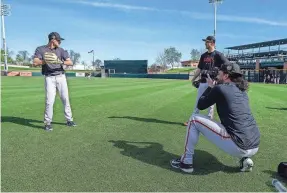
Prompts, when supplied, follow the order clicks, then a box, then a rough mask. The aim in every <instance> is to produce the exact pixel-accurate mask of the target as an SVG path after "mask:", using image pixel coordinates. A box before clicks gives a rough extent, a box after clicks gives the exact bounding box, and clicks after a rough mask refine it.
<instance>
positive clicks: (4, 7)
mask: <svg viewBox="0 0 287 193" xmlns="http://www.w3.org/2000/svg"><path fill="white" fill-rule="evenodd" d="M10 10H11V7H10V5H9V4H3V1H2V2H1V23H2V25H1V28H2V40H3V50H4V71H5V72H6V73H7V72H8V64H7V56H8V55H7V47H6V36H5V22H4V17H5V16H10V15H11V11H10Z"/></svg>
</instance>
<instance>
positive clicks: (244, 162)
mask: <svg viewBox="0 0 287 193" xmlns="http://www.w3.org/2000/svg"><path fill="white" fill-rule="evenodd" d="M239 164H240V171H242V172H251V171H252V168H253V165H254V163H253V161H252V159H250V158H248V157H244V158H242V159H241V160H240V161H239Z"/></svg>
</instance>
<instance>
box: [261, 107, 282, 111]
mask: <svg viewBox="0 0 287 193" xmlns="http://www.w3.org/2000/svg"><path fill="white" fill-rule="evenodd" d="M266 108H267V109H275V110H281V111H287V108H278V107H266Z"/></svg>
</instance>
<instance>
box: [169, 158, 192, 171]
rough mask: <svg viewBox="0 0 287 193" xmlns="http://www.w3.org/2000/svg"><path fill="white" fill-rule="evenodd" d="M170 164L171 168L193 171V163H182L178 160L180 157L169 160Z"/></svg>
mask: <svg viewBox="0 0 287 193" xmlns="http://www.w3.org/2000/svg"><path fill="white" fill-rule="evenodd" d="M170 165H171V166H172V167H173V168H177V169H180V170H182V171H184V172H186V173H192V172H193V165H192V164H185V163H182V162H181V161H180V159H173V160H171V161H170Z"/></svg>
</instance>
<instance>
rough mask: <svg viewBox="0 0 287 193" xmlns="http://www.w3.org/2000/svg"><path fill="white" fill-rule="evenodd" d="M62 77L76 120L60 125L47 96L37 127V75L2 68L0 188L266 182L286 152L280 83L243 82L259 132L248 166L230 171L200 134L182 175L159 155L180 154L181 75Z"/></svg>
mask: <svg viewBox="0 0 287 193" xmlns="http://www.w3.org/2000/svg"><path fill="white" fill-rule="evenodd" d="M68 84H69V91H70V98H71V105H72V110H73V114H74V117H75V121H76V123H77V124H78V127H76V128H72V129H70V128H67V127H66V126H65V125H63V123H65V121H64V115H63V109H62V104H61V102H60V99H59V97H58V96H57V99H56V102H55V106H54V122H56V123H54V131H53V132H45V131H44V130H43V129H42V126H43V123H42V120H43V112H44V80H43V78H42V77H2V160H1V161H2V168H1V170H2V171H1V174H2V177H1V186H2V191H4V192H8V191H9V192H11V191H13V192H24V191H29V192H47V191H49V192H56V191H58V192H68V191H77V192H88V191H93V192H98V191H105V192H111V191H117V192H120V191H134V192H135V191H141V192H148V191H170V192H172V191H176V192H181V191H185V192H195V191H201V192H203V191H213V192H215V191H217V192H218V191H236V192H244V191H249V192H252V191H253V192H255V191H268V192H271V191H272V192H273V191H275V189H273V188H272V187H271V186H270V182H271V177H274V176H275V173H276V170H277V166H278V164H279V163H280V162H282V161H287V160H286V158H287V150H286V136H287V129H286V126H285V124H286V122H287V116H286V112H287V111H286V108H287V101H286V92H287V88H286V85H263V84H251V88H250V91H249V96H250V103H251V108H252V110H253V113H254V116H255V118H256V120H257V122H258V124H259V127H260V131H261V134H262V137H261V145H260V150H259V152H258V154H257V155H256V156H255V157H254V158H253V160H254V163H255V167H254V169H253V172H251V173H240V172H237V171H238V165H237V163H236V159H234V158H232V157H230V156H229V155H226V154H225V153H223V151H221V150H220V149H218V148H217V147H216V146H214V145H213V144H212V143H210V142H209V141H207V140H206V139H205V138H204V137H202V136H201V137H200V140H199V144H198V146H197V150H196V154H195V172H194V174H191V175H187V174H183V173H180V172H178V171H176V170H174V169H171V167H170V166H169V161H170V159H172V158H175V157H177V156H180V155H181V154H182V153H183V148H184V141H185V132H186V128H185V127H184V126H182V125H181V124H182V123H183V122H184V121H186V120H187V119H188V118H189V116H190V113H191V111H192V109H193V104H194V101H195V96H196V90H195V89H194V88H193V87H192V86H191V84H190V82H189V81H183V80H162V79H154V80H152V79H116V78H114V79H97V78H95V79H92V80H88V79H85V78H69V79H68ZM272 108H274V109H272ZM280 108H282V109H280ZM284 108H285V110H284ZM285 185H286V183H285Z"/></svg>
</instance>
